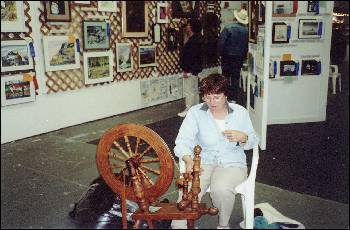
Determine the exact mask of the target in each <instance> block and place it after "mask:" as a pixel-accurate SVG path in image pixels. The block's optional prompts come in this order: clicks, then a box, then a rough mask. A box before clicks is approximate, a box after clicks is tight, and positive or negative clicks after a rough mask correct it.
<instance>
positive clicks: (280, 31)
mask: <svg viewBox="0 0 350 230" xmlns="http://www.w3.org/2000/svg"><path fill="white" fill-rule="evenodd" d="M272 43H289V38H288V25H287V24H286V23H284V22H275V23H273V24H272Z"/></svg>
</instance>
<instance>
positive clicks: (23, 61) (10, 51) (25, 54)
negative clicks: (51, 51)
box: [1, 40, 33, 73]
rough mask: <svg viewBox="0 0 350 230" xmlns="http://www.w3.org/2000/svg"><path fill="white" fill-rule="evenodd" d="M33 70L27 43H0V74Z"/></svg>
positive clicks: (10, 41)
mask: <svg viewBox="0 0 350 230" xmlns="http://www.w3.org/2000/svg"><path fill="white" fill-rule="evenodd" d="M29 69H33V58H32V56H31V53H30V48H29V41H27V40H8V41H4V40H2V41H1V73H3V72H9V71H18V70H29Z"/></svg>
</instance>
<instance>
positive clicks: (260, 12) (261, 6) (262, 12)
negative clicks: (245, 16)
mask: <svg viewBox="0 0 350 230" xmlns="http://www.w3.org/2000/svg"><path fill="white" fill-rule="evenodd" d="M258 23H259V24H264V23H265V1H259V3H258Z"/></svg>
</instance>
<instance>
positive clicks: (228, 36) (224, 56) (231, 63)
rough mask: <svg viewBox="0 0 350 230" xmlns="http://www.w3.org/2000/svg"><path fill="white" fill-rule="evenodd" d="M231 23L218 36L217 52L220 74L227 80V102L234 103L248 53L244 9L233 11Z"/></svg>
mask: <svg viewBox="0 0 350 230" xmlns="http://www.w3.org/2000/svg"><path fill="white" fill-rule="evenodd" d="M233 14H234V21H233V23H231V24H229V25H227V26H225V27H224V29H223V30H222V32H221V33H220V36H219V42H218V52H219V56H220V57H221V69H222V74H223V75H224V76H225V77H227V78H228V79H229V85H230V88H229V93H228V100H229V101H233V102H236V101H237V97H238V83H239V74H240V71H241V68H242V66H243V62H244V60H245V59H246V57H247V52H248V28H247V26H246V25H247V24H248V14H247V11H246V10H245V9H241V10H240V11H238V10H234V12H233Z"/></svg>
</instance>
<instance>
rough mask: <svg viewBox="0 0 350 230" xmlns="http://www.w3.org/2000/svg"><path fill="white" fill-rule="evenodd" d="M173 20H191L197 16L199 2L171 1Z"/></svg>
mask: <svg viewBox="0 0 350 230" xmlns="http://www.w3.org/2000/svg"><path fill="white" fill-rule="evenodd" d="M171 9H172V17H173V18H191V17H198V15H199V2H197V1H172V3H171Z"/></svg>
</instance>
